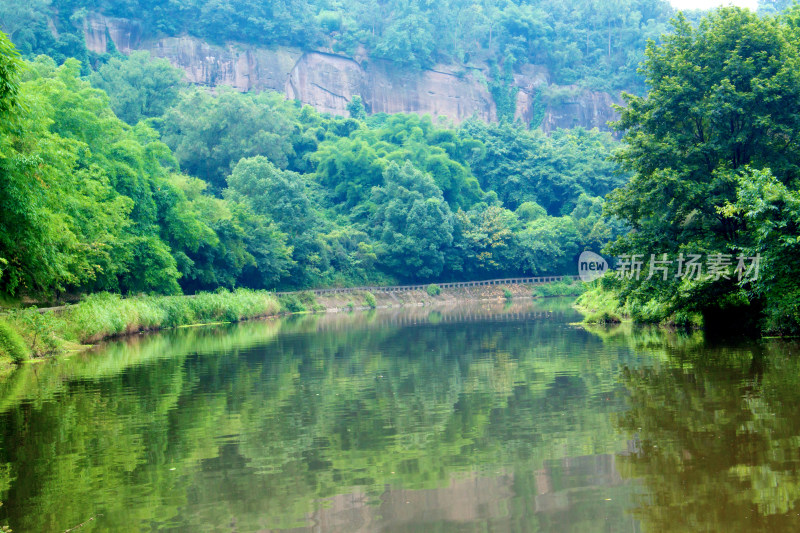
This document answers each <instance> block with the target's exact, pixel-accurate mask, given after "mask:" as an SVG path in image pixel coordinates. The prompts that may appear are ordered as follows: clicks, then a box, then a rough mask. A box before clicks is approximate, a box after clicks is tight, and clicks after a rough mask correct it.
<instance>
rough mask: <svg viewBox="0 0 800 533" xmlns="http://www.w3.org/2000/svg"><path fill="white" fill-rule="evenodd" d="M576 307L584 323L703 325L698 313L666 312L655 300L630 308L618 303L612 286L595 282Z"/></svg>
mask: <svg viewBox="0 0 800 533" xmlns="http://www.w3.org/2000/svg"><path fill="white" fill-rule="evenodd" d="M575 309H577V310H578V311H580V313H581V314H583V315H584V320H583V321H584V323H586V324H619V323H620V322H633V323H635V324H647V325H657V326H661V327H665V328H670V329H674V328H680V329H703V317H702V316H701V315H700V314H699V313H688V312H677V313H671V314H670V313H667V312H665V311H664V309H663V308H662V307H660V306H659V305H658V304H657V302H655V301H652V302H650V303H649V304H648V305H645V306H639V307H635V308H631V306H629V305H627V304H626V305H621V304H620V299H619V297H618V296H617V293H615V292H614V291H612V290H609V289H605V288H603V287H602V286H601V285H599V284H597V282H595V284H594V285H590V286H588V287H587V288H586V290H585V291H584V292H583V294H581V295H580V296H579V297H578V299H577V300H576V302H575Z"/></svg>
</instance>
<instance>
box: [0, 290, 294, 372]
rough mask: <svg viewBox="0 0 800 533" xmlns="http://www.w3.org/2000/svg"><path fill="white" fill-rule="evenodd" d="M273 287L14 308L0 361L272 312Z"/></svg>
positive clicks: (5, 324) (3, 326) (276, 308)
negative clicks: (43, 308) (60, 307)
mask: <svg viewBox="0 0 800 533" xmlns="http://www.w3.org/2000/svg"><path fill="white" fill-rule="evenodd" d="M280 311H281V305H280V303H279V302H278V299H277V298H276V297H275V295H274V294H273V293H270V292H267V291H251V290H244V289H239V290H236V291H234V292H228V291H219V292H213V293H201V294H198V295H196V296H136V297H131V298H122V297H120V296H119V295H115V294H108V293H101V294H94V295H91V296H87V297H86V298H85V299H84V300H83V301H81V302H80V303H78V304H75V305H71V306H68V307H66V308H65V309H63V310H60V311H58V312H54V311H46V312H43V313H42V312H39V310H37V309H33V308H31V309H24V310H15V311H11V312H9V313H8V315H7V316H5V317H4V318H3V319H2V320H0V366H8V365H9V364H11V363H20V362H23V361H25V360H27V359H30V358H31V357H41V356H45V355H53V354H57V353H61V352H64V351H67V350H70V349H76V348H79V347H80V346H81V345H85V344H91V343H94V342H97V341H99V340H102V339H106V338H110V337H114V336H118V335H126V334H132V333H138V332H141V331H154V330H159V329H166V328H174V327H178V326H186V325H193V324H204V323H211V322H238V321H240V320H244V319H248V318H257V317H264V316H270V315H275V314H278V313H279V312H280Z"/></svg>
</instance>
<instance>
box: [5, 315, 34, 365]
mask: <svg viewBox="0 0 800 533" xmlns="http://www.w3.org/2000/svg"><path fill="white" fill-rule="evenodd" d="M28 357H30V352H29V351H28V347H27V346H26V345H25V341H24V340H23V339H22V336H21V335H20V334H19V333H17V331H16V330H15V329H14V328H13V327H12V326H11V324H9V323H8V322H6V321H5V320H0V358H8V359H11V360H12V361H14V362H15V363H21V362H22V361H24V360H26V359H28Z"/></svg>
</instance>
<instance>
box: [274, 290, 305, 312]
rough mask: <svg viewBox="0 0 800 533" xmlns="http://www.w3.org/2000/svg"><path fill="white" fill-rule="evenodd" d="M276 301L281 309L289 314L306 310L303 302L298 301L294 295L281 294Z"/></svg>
mask: <svg viewBox="0 0 800 533" xmlns="http://www.w3.org/2000/svg"><path fill="white" fill-rule="evenodd" d="M278 300H279V301H280V303H281V308H282V309H285V310H286V311H288V312H290V313H302V312H303V311H305V310H306V307H305V306H304V305H303V302H301V301H300V298H298V297H297V295H296V294H282V295H281V296H280V297H279V298H278Z"/></svg>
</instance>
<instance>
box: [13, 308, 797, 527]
mask: <svg viewBox="0 0 800 533" xmlns="http://www.w3.org/2000/svg"><path fill="white" fill-rule="evenodd" d="M579 319H580V317H579V316H578V315H577V314H576V313H575V312H574V311H573V310H572V309H571V307H570V302H569V301H562V300H545V301H539V302H536V301H524V302H515V303H513V304H511V305H508V304H505V305H504V304H503V303H492V304H483V303H475V304H471V305H461V306H459V307H457V308H431V307H419V308H412V309H400V310H385V311H372V312H363V313H352V314H329V315H309V316H299V317H290V318H286V319H282V320H274V321H257V322H250V323H245V324H240V325H236V326H229V327H199V328H185V329H181V330H177V331H171V332H167V333H163V334H157V335H147V336H140V337H136V338H134V339H127V340H125V341H121V342H114V343H110V344H107V345H105V346H103V347H100V348H98V349H97V350H94V351H93V352H89V353H84V354H80V355H73V356H72V357H70V358H66V359H59V360H55V361H49V362H45V363H40V364H33V365H27V366H25V367H24V368H23V369H21V370H20V371H18V372H17V373H16V374H14V375H13V376H11V378H9V379H8V380H7V381H6V382H5V383H2V384H0V499H2V502H3V506H2V507H0V524H9V525H10V526H11V528H12V529H13V531H15V532H17V533H21V532H29V531H30V532H51V531H52V532H63V531H66V530H69V529H71V528H75V527H76V526H80V527H79V528H78V529H75V530H74V531H79V532H81V533H85V532H90V531H151V530H161V531H185V532H204V531H237V532H249V531H292V532H306V531H307V532H312V531H313V532H344V533H356V532H418V531H419V532H451V531H453V532H455V531H459V532H534V531H536V532H546V531H554V532H556V531H557V532H571V531H575V532H580V533H588V532H592V531H607V532H639V531H654V532H666V531H724V532H735V531H742V532H745V531H747V532H752V531H798V530H800V409H799V408H798V407H800V358H798V355H799V354H798V352H800V350H799V349H798V344H796V343H791V342H785V341H758V342H754V341H737V342H733V341H728V342H724V343H720V342H711V341H707V340H704V339H703V337H702V335H700V334H692V335H678V334H667V333H664V332H660V331H657V330H647V329H636V328H632V327H630V326H621V327H617V328H612V329H605V328H600V329H591V330H587V329H584V328H583V327H581V326H578V325H575V324H574V323H575V322H577V321H578V320H579Z"/></svg>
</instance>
